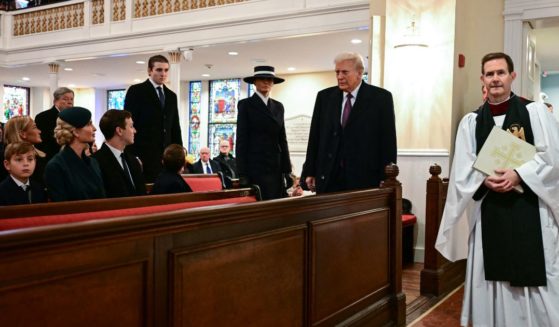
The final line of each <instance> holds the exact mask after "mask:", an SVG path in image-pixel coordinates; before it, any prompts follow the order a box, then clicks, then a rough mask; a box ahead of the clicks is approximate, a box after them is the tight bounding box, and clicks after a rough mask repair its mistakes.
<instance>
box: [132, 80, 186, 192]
mask: <svg viewBox="0 0 559 327" xmlns="http://www.w3.org/2000/svg"><path fill="white" fill-rule="evenodd" d="M163 90H164V91H163V92H164V93H165V108H161V104H160V102H159V97H158V95H157V91H156V90H155V88H154V87H153V85H152V84H151V82H150V81H149V79H147V80H146V81H145V82H143V83H140V84H135V85H132V86H130V88H129V89H128V91H127V92H126V97H125V99H124V110H127V111H129V112H130V113H131V114H132V119H133V120H134V127H135V128H136V136H135V138H134V144H132V145H130V146H128V150H130V152H131V153H132V154H134V155H136V156H138V157H139V158H140V160H141V161H142V164H143V172H144V176H145V179H146V182H153V181H154V180H155V178H156V177H157V176H158V175H159V173H160V172H161V170H162V166H161V158H162V156H163V150H164V149H165V147H167V146H168V145H169V144H173V143H175V144H180V145H182V136H181V127H180V124H179V112H178V105H177V95H176V94H175V92H173V91H171V90H169V89H168V88H167V87H166V86H163Z"/></svg>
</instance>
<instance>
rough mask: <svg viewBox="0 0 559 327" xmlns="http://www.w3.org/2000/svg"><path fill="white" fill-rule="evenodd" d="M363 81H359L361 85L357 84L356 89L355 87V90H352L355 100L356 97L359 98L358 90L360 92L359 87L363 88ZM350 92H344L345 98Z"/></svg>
mask: <svg viewBox="0 0 559 327" xmlns="http://www.w3.org/2000/svg"><path fill="white" fill-rule="evenodd" d="M362 83H363V81H361V82H359V85H357V87H356V88H355V89H353V91H351V96H352V98H351V99H352V100H353V101H355V99H356V98H357V92H359V88H361V84H362ZM348 93H349V92H344V98H345V97H347V94H348Z"/></svg>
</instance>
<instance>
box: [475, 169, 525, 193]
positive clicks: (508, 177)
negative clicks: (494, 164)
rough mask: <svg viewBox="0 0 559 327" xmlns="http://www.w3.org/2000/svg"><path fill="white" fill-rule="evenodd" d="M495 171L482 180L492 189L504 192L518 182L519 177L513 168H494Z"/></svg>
mask: <svg viewBox="0 0 559 327" xmlns="http://www.w3.org/2000/svg"><path fill="white" fill-rule="evenodd" d="M495 173H496V174H497V175H491V176H487V177H486V178H485V181H484V182H483V183H484V185H485V186H487V188H488V189H490V190H492V191H495V192H499V193H505V192H509V191H511V190H512V189H513V187H515V186H516V185H518V184H520V177H519V176H518V174H517V173H516V171H514V169H496V170H495Z"/></svg>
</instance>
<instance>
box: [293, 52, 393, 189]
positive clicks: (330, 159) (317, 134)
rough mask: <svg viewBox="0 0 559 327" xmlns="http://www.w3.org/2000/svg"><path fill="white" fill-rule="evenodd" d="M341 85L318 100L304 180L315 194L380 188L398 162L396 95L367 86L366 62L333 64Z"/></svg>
mask: <svg viewBox="0 0 559 327" xmlns="http://www.w3.org/2000/svg"><path fill="white" fill-rule="evenodd" d="M334 62H335V64H336V78H337V80H338V86H335V87H330V88H327V89H324V90H322V91H320V92H319V93H318V94H317V96H316V102H315V106H314V112H313V118H312V121H311V129H310V134H309V143H308V147H307V157H306V160H305V164H304V166H303V173H302V175H303V176H307V177H306V179H305V182H306V183H307V185H308V187H309V188H310V189H311V190H313V191H315V190H316V192H317V193H327V192H337V191H345V190H354V189H362V188H373V187H378V186H379V184H380V182H381V181H382V180H383V179H384V167H385V166H386V165H387V164H389V163H391V162H394V163H395V162H396V155H397V149H396V126H395V118H394V104H393V101H392V94H391V93H390V92H388V91H387V90H384V89H381V88H378V87H375V86H372V85H369V84H367V83H365V82H364V81H363V70H364V64H363V58H362V57H361V56H360V55H359V54H357V53H342V54H340V55H338V56H337V57H336V59H335V60H334Z"/></svg>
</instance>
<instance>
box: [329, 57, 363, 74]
mask: <svg viewBox="0 0 559 327" xmlns="http://www.w3.org/2000/svg"><path fill="white" fill-rule="evenodd" d="M346 60H348V61H352V62H353V63H354V64H355V68H356V69H357V71H359V72H361V73H363V71H364V70H365V63H364V61H363V57H362V56H361V55H360V54H359V53H357V52H342V53H340V54H339V55H337V56H336V58H334V64H338V63H340V62H342V61H346Z"/></svg>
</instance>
